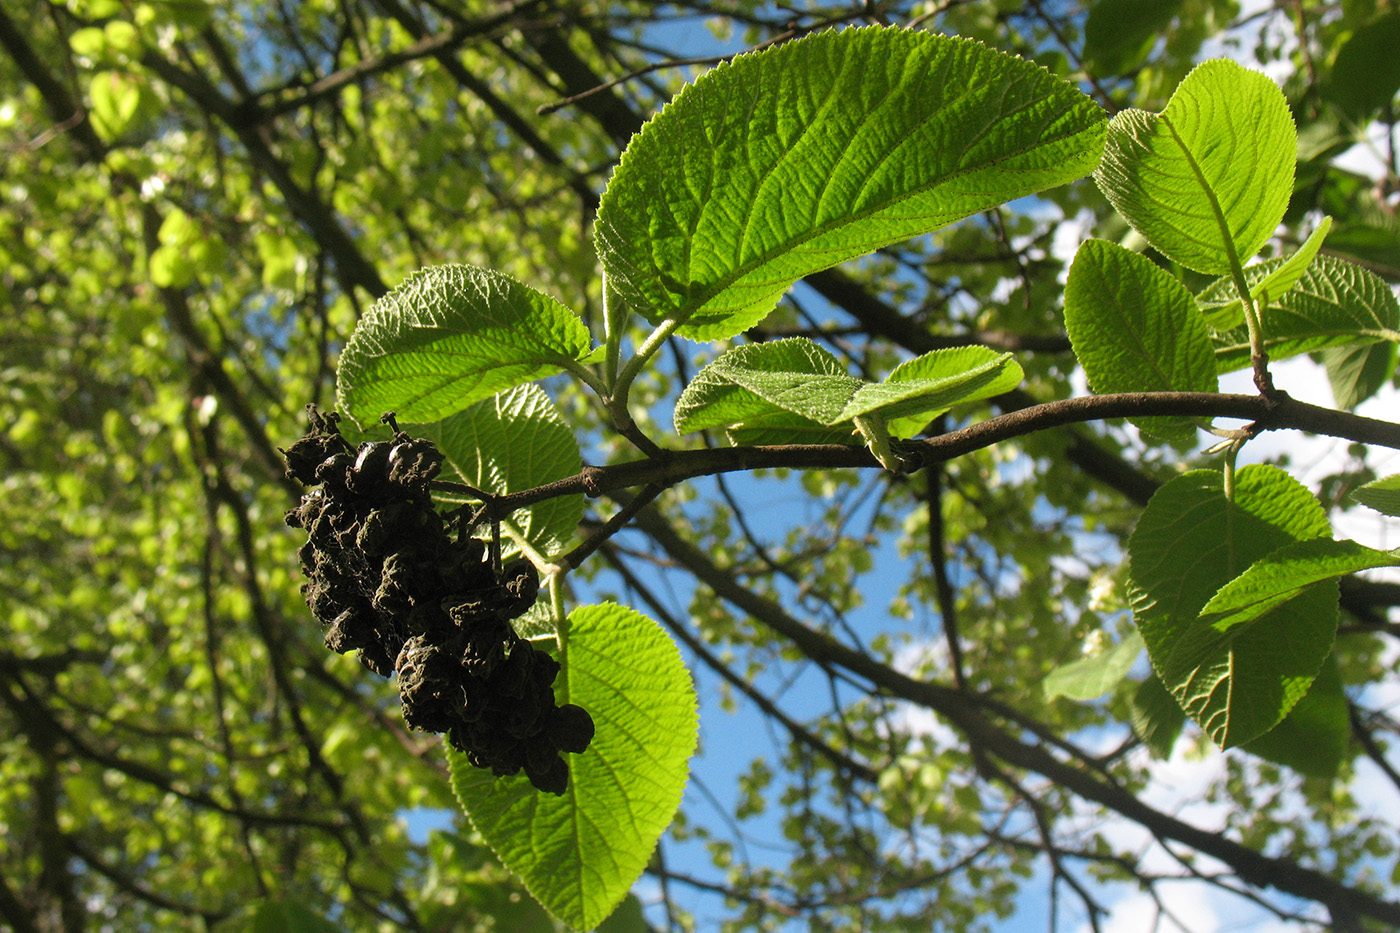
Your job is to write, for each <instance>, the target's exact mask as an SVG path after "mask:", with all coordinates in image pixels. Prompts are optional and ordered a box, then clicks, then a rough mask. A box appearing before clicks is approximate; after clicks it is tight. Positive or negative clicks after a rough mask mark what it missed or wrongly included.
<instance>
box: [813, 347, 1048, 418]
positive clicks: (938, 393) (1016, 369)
mask: <svg viewBox="0 0 1400 933" xmlns="http://www.w3.org/2000/svg"><path fill="white" fill-rule="evenodd" d="M1024 375H1025V373H1024V372H1022V370H1021V367H1020V365H1019V364H1018V363H1016V361H1015V360H1013V359H1012V358H1011V354H1010V353H997V352H996V351H995V350H991V349H988V348H987V347H951V348H949V349H946V350H934V351H932V352H930V353H925V354H924V355H923V356H919V357H916V358H915V359H912V360H908V361H906V362H904V363H901V364H900V365H898V366H896V367H895V368H894V369H893V370H891V372H890V374H889V375H888V376H886V377H885V381H884V382H879V383H874V384H870V383H866V384H865V385H862V386H861V387H860V388H859V389H858V390H857V391H856V393H855V395H854V396H853V397H852V398H851V399H850V401H848V402H847V403H846V407H845V408H843V409H842V410H841V413H840V414H839V415H838V416H837V418H836V421H834V422H832V423H833V424H835V423H844V422H846V421H848V420H853V419H855V418H856V417H858V416H861V415H870V414H875V415H878V416H879V417H880V418H882V419H884V421H885V423H886V427H887V429H888V430H889V433H890V435H891V436H892V437H900V438H907V437H913V436H914V435H915V434H917V433H919V432H920V431H922V430H923V429H924V426H925V425H927V424H928V423H929V421H931V420H932V419H934V418H936V417H938V415H940V414H942V413H943V412H945V411H947V410H948V409H949V408H951V407H953V406H954V405H957V404H961V403H962V402H973V401H977V400H979V399H984V398H991V397H992V396H994V395H1000V394H1001V393H1003V392H1009V391H1011V390H1012V389H1014V388H1016V386H1018V385H1020V384H1021V379H1022V378H1023V377H1024Z"/></svg>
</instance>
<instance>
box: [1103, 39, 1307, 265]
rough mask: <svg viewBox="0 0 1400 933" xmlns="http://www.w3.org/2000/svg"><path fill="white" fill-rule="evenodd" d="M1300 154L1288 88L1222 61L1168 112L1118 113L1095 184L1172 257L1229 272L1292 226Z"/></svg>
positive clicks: (1193, 81) (1203, 72)
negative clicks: (1282, 224) (1285, 225)
mask: <svg viewBox="0 0 1400 933" xmlns="http://www.w3.org/2000/svg"><path fill="white" fill-rule="evenodd" d="M1296 148H1297V133H1296V132H1295V131H1294V129H1293V119H1292V117H1291V116H1289V112H1288V103H1287V101H1285V100H1284V97H1283V93H1282V92H1281V91H1279V89H1278V87H1277V86H1276V85H1275V84H1274V83H1273V82H1272V81H1270V80H1269V79H1268V78H1267V77H1265V76H1264V75H1262V74H1259V73H1258V72H1254V71H1249V70H1247V69H1245V68H1244V67H1242V66H1240V65H1237V64H1235V63H1234V62H1232V61H1228V60H1225V59H1215V60H1212V61H1208V62H1203V63H1202V64H1200V65H1198V66H1197V67H1196V68H1195V69H1194V70H1193V71H1192V72H1191V73H1190V74H1189V75H1187V76H1186V78H1185V80H1183V81H1182V82H1181V84H1180V85H1179V86H1178V87H1177V89H1176V92H1175V93H1174V94H1172V97H1171V100H1170V101H1168V102H1167V108H1166V110H1164V111H1163V112H1162V113H1161V114H1155V113H1149V112H1147V111H1144V110H1136V109H1130V110H1124V111H1122V112H1120V113H1119V114H1117V115H1116V116H1115V117H1114V118H1113V120H1112V121H1111V122H1110V123H1109V127H1108V137H1107V140H1106V141H1105V144H1104V154H1103V161H1102V163H1100V165H1099V168H1098V170H1097V171H1095V173H1094V179H1095V181H1097V182H1098V184H1099V187H1100V188H1101V189H1103V192H1104V194H1105V195H1106V196H1107V197H1108V200H1109V201H1110V202H1111V203H1112V204H1113V206H1114V207H1115V208H1117V210H1118V212H1119V213H1120V214H1122V215H1123V216H1124V217H1126V218H1127V220H1128V222H1129V223H1131V224H1132V225H1133V227H1134V228H1136V229H1137V230H1138V231H1139V232H1140V233H1142V235H1143V236H1145V237H1146V238H1147V241H1148V242H1149V243H1151V244H1152V245H1153V246H1154V247H1155V248H1156V249H1157V250H1158V251H1159V252H1160V253H1162V255H1164V256H1167V257H1169V258H1170V259H1173V260H1175V261H1176V262H1179V263H1181V264H1182V265H1184V266H1186V267H1188V268H1191V269H1195V270H1197V271H1200V272H1209V273H1214V274H1217V275H1219V274H1224V273H1227V272H1229V271H1230V269H1231V266H1232V262H1233V263H1235V264H1241V265H1242V264H1243V263H1244V262H1245V261H1246V260H1247V259H1249V258H1250V257H1252V256H1253V255H1254V254H1255V253H1257V252H1259V248H1260V247H1262V246H1263V245H1264V243H1265V241H1266V240H1268V238H1269V237H1270V236H1271V235H1272V234H1273V232H1274V228H1275V227H1277V226H1278V223H1279V221H1280V220H1281V219H1283V212H1284V209H1285V208H1287V206H1288V198H1289V196H1290V195H1291V194H1292V192H1293V163H1294V158H1295V149H1296Z"/></svg>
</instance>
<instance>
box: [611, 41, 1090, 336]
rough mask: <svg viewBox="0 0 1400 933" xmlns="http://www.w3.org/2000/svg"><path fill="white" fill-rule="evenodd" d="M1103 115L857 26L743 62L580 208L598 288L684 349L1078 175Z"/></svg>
mask: <svg viewBox="0 0 1400 933" xmlns="http://www.w3.org/2000/svg"><path fill="white" fill-rule="evenodd" d="M1103 126H1104V118H1103V113H1102V111H1101V110H1099V108H1098V107H1097V106H1096V105H1095V104H1094V103H1093V102H1092V101H1090V100H1089V98H1087V97H1085V96H1084V95H1083V94H1081V93H1080V92H1079V91H1078V90H1077V89H1075V88H1074V87H1073V86H1071V85H1069V84H1067V83H1065V82H1063V81H1060V80H1059V79H1057V78H1055V77H1053V76H1051V75H1050V74H1049V73H1048V72H1046V71H1045V70H1044V69H1042V68H1040V67H1039V66H1037V65H1033V64H1031V63H1029V62H1026V61H1023V60H1020V59H1016V58H1013V57H1011V56H1008V55H1004V54H1002V53H999V52H995V51H993V50H991V49H989V48H987V47H985V46H983V45H981V44H979V43H976V42H971V41H968V40H965V39H955V38H949V37H946V36H939V35H932V34H930V33H926V32H917V31H913V30H904V29H887V28H882V27H867V28H862V29H850V30H845V31H842V32H839V33H838V32H826V33H820V34H817V35H814V36H810V37H807V38H804V39H801V40H798V41H795V42H789V43H784V44H783V45H780V46H777V47H775V48H772V49H767V50H764V51H762V52H759V53H755V54H751V55H743V56H740V57H739V58H737V59H735V60H734V61H732V62H729V63H727V64H724V65H720V66H719V67H718V68H716V69H714V70H713V71H711V72H708V73H707V74H705V75H703V76H702V77H700V78H699V79H698V80H697V81H696V82H695V83H694V84H693V85H691V86H689V87H687V88H686V89H685V90H683V91H682V92H681V93H680V94H679V95H678V96H677V97H676V98H675V100H673V101H672V102H671V103H669V104H668V105H667V106H666V107H665V108H664V109H662V111H661V112H660V113H659V114H657V116H656V117H654V118H653V119H652V120H651V121H650V122H649V123H648V124H647V125H646V126H645V127H644V128H643V129H642V131H641V132H640V133H638V134H637V135H636V136H635V137H634V138H633V139H632V141H631V143H630V144H629V145H628V147H627V151H626V152H624V153H623V156H622V159H621V162H620V164H619V165H618V167H617V170H616V172H615V173H614V174H613V177H612V180H611V181H610V182H609V183H608V187H607V191H606V192H605V193H604V195H603V200H602V204H601V205H600V207H599V209H598V220H597V227H596V230H597V233H596V238H597V246H598V253H599V256H600V257H601V258H602V261H603V266H604V268H605V269H606V270H607V273H608V278H609V282H610V283H612V285H613V286H614V287H615V288H617V290H618V292H619V293H620V294H621V295H622V297H623V299H624V300H625V301H626V302H627V303H628V304H629V305H630V306H631V307H632V308H633V309H634V310H636V311H637V312H638V313H640V314H642V315H643V316H645V317H646V318H647V319H648V320H650V321H652V322H653V323H659V322H661V321H663V320H667V319H670V320H676V321H680V322H683V324H684V326H683V327H682V328H681V329H680V331H679V333H681V334H682V335H684V336H688V337H693V338H695V339H697V340H718V339H722V338H724V337H728V336H732V335H734V334H737V333H739V332H740V331H742V330H744V329H746V328H748V327H751V326H753V325H754V324H756V323H757V322H758V321H760V320H762V319H763V318H764V317H765V316H766V315H767V314H768V312H770V311H771V310H772V309H773V307H774V306H775V305H776V304H777V301H778V298H779V297H780V296H781V295H782V293H783V292H784V291H786V290H787V288H788V287H789V286H790V285H791V284H792V283H793V282H794V281H796V280H797V279H799V278H801V277H802V276H804V275H807V274H808V273H811V272H816V271H819V270H821V269H826V268H829V267H831V266H834V265H836V264H837V263H840V262H844V261H845V260H847V259H850V258H853V257H856V256H860V255H863V254H865V253H868V252H871V251H872V250H875V249H878V248H879V247H881V246H885V245H887V244H890V243H895V242H898V241H899V240H903V239H907V238H909V237H912V236H916V235H918V234H921V233H927V232H929V231H931V230H936V229H938V228H939V227H942V226H945V225H947V224H950V223H952V222H953V221H955V220H958V219H960V218H963V217H967V216H968V215H970V214H974V213H976V212H978V211H981V210H985V209H986V208H989V207H992V206H994V205H997V204H1001V203H1004V202H1006V201H1009V200H1012V199H1014V198H1018V197H1021V196H1023V195H1027V194H1031V193H1034V192H1036V191H1041V190H1043V189H1045V188H1049V187H1053V186H1056V185H1062V184H1064V183H1066V182H1068V181H1072V180H1074V179H1075V178H1079V177H1082V176H1083V175H1086V174H1088V173H1089V172H1090V171H1091V170H1092V169H1093V167H1094V165H1095V164H1097V162H1098V157H1099V152H1100V149H1101V145H1102V139H1103Z"/></svg>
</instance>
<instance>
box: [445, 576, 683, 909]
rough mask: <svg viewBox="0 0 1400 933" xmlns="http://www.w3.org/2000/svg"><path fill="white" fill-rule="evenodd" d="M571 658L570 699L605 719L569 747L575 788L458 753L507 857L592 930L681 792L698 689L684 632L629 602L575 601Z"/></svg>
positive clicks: (562, 685) (489, 838)
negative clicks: (560, 788) (678, 640)
mask: <svg viewBox="0 0 1400 933" xmlns="http://www.w3.org/2000/svg"><path fill="white" fill-rule="evenodd" d="M562 660H563V663H564V669H563V672H562V673H561V674H560V675H559V681H558V682H557V683H556V686H555V693H556V695H557V698H558V701H559V702H560V703H575V704H578V705H579V706H582V707H583V708H584V709H586V710H588V712H589V714H590V715H591V716H592V717H593V722H594V726H595V727H596V730H597V731H596V733H595V734H594V736H593V741H592V743H591V744H590V745H589V747H588V749H587V751H585V752H583V753H582V754H578V755H569V756H567V758H568V759H569V787H568V790H567V791H565V793H564V795H563V796H560V797H556V796H554V795H552V794H542V793H540V792H539V791H537V790H535V789H534V788H533V787H532V786H530V782H529V781H528V780H527V779H526V778H525V777H524V775H515V776H512V777H500V778H497V777H492V775H491V773H490V772H489V771H486V770H483V769H480V768H475V767H473V766H472V765H471V764H470V763H469V762H467V760H466V758H465V756H464V755H462V754H460V753H456V752H452V751H449V753H448V757H449V761H450V763H451V766H452V787H453V790H454V791H455V792H456V794H457V798H458V800H459V801H460V802H461V804H462V807H463V809H464V810H465V811H466V813H467V815H468V816H469V817H470V818H471V821H472V823H473V824H474V825H475V826H476V828H477V830H478V831H479V832H480V833H481V834H482V836H483V837H485V839H486V842H487V844H488V845H490V846H491V848H492V849H493V850H494V851H495V852H496V854H497V855H498V856H499V857H500V859H501V861H502V862H503V863H504V864H505V866H506V867H507V868H509V869H510V870H511V871H513V872H515V873H516V874H517V875H519V876H520V878H521V880H522V881H524V883H525V886H526V887H527V888H528V889H529V890H530V893H531V894H532V895H533V896H534V897H535V898H536V899H537V900H539V902H540V903H541V904H543V905H544V906H545V908H546V909H548V910H549V911H550V912H551V913H552V914H554V915H555V916H556V917H558V918H559V919H561V920H563V921H564V922H565V923H567V924H569V925H570V926H571V927H573V928H575V929H577V930H591V929H593V928H594V927H595V926H597V925H598V924H599V923H601V922H602V921H603V920H604V919H605V918H606V917H607V916H608V915H609V914H610V913H612V911H613V910H614V908H615V907H616V906H617V905H618V903H620V902H621V901H622V899H623V898H624V897H625V896H626V895H627V891H628V889H629V888H630V887H631V886H632V883H633V882H634V881H636V880H637V877H638V876H639V875H640V874H641V872H642V869H643V868H645V867H646V864H647V862H648V861H649V860H650V859H651V853H652V850H653V849H654V848H655V846H656V841H657V839H658V838H659V837H660V836H661V833H662V831H663V830H664V829H665V828H666V826H667V824H668V823H670V822H671V817H672V815H673V814H674V813H675V810H676V807H677V805H678V804H679V803H680V799H681V791H682V790H683V789H684V787H685V782H686V775H687V767H686V762H687V760H688V759H689V758H690V755H691V753H692V752H693V751H694V749H695V737H696V699H695V692H694V690H693V688H692V687H691V682H690V674H689V673H688V672H687V671H686V669H685V665H684V664H683V663H682V661H681V658H680V653H679V652H678V651H677V650H676V646H675V644H674V643H672V641H671V639H670V638H669V637H668V636H667V635H666V633H665V632H663V631H662V630H661V629H660V628H659V627H658V626H657V625H656V623H655V622H652V621H651V620H650V619H648V618H646V617H645V616H643V615H641V614H640V613H637V612H634V611H633V610H631V609H627V608H625V607H622V606H616V605H613V604H611V603H609V604H605V605H600V606H580V607H578V608H577V609H575V610H574V611H573V612H572V613H570V614H569V625H568V634H567V637H566V639H565V647H564V655H563V658H562Z"/></svg>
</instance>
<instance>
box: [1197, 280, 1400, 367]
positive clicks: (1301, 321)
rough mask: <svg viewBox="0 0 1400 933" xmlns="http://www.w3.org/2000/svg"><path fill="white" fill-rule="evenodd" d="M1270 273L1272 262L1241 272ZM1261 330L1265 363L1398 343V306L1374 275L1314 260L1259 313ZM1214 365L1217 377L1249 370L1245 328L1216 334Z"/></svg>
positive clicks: (1247, 336)
mask: <svg viewBox="0 0 1400 933" xmlns="http://www.w3.org/2000/svg"><path fill="white" fill-rule="evenodd" d="M1274 262H1279V260H1275V261H1274ZM1256 270H1257V271H1256ZM1275 270H1276V267H1275V265H1274V263H1261V264H1260V265H1259V266H1251V267H1249V268H1248V269H1246V270H1245V272H1246V278H1247V279H1253V278H1254V277H1256V276H1257V277H1267V276H1268V275H1270V274H1271V273H1272V272H1274V271H1275ZM1261 327H1262V328H1263V338H1264V349H1265V350H1266V351H1268V354H1269V358H1270V359H1284V358H1286V357H1289V356H1294V355H1296V354H1299V353H1308V352H1311V351H1313V350H1319V349H1322V348H1323V347H1331V346H1346V345H1354V344H1363V343H1372V342H1374V341H1377V340H1390V341H1400V304H1397V302H1396V299H1395V293H1394V292H1392V291H1391V290H1390V286H1389V285H1387V284H1386V283H1385V281H1384V280H1383V279H1381V278H1380V276H1378V275H1376V274H1375V273H1374V272H1371V271H1369V270H1367V269H1363V268H1361V267H1360V266H1358V265H1356V264H1355V263H1350V262H1346V261H1345V260H1342V259H1335V258H1333V257H1331V256H1319V257H1317V259H1315V260H1314V261H1313V263H1312V264H1311V265H1310V266H1308V268H1307V270H1306V271H1305V272H1304V273H1303V275H1302V276H1301V277H1300V278H1299V279H1298V282H1297V284H1295V285H1294V286H1293V287H1292V288H1291V289H1289V290H1288V291H1286V292H1284V293H1283V295H1282V296H1280V297H1279V298H1278V299H1277V300H1276V301H1271V303H1270V304H1269V305H1268V306H1267V307H1265V308H1264V313H1263V316H1262V320H1261ZM1215 364H1216V366H1217V367H1218V368H1219V370H1220V372H1229V371H1230V370H1234V369H1241V368H1243V367H1245V366H1248V365H1249V334H1248V332H1247V331H1246V330H1245V328H1244V327H1238V328H1236V329H1234V330H1231V331H1229V332H1226V333H1219V334H1216V336H1215Z"/></svg>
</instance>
